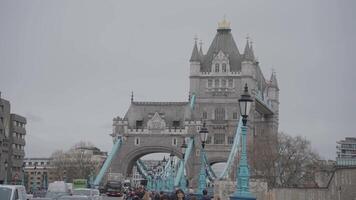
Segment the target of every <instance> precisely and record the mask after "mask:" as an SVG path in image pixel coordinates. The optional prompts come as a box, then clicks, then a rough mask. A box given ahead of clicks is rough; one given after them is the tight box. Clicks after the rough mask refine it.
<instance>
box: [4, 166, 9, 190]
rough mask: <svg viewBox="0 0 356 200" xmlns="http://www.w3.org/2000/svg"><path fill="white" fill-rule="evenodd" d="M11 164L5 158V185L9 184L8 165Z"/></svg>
mask: <svg viewBox="0 0 356 200" xmlns="http://www.w3.org/2000/svg"><path fill="white" fill-rule="evenodd" d="M8 166H9V163H7V160H5V180H4V182H5V185H6V184H7V167H8Z"/></svg>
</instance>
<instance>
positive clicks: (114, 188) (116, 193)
mask: <svg viewBox="0 0 356 200" xmlns="http://www.w3.org/2000/svg"><path fill="white" fill-rule="evenodd" d="M105 191H106V192H105V193H106V195H107V196H111V197H122V196H123V187H122V183H121V181H108V182H107V183H106V186H105Z"/></svg>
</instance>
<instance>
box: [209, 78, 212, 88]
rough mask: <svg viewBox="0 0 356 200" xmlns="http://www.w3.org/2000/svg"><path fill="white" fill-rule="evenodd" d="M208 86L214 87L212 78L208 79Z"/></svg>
mask: <svg viewBox="0 0 356 200" xmlns="http://www.w3.org/2000/svg"><path fill="white" fill-rule="evenodd" d="M208 87H209V88H211V87H213V80H211V79H209V80H208Z"/></svg>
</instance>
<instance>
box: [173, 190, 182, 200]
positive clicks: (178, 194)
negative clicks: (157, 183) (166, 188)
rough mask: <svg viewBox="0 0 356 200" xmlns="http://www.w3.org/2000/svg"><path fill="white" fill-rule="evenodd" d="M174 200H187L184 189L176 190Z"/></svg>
mask: <svg viewBox="0 0 356 200" xmlns="http://www.w3.org/2000/svg"><path fill="white" fill-rule="evenodd" d="M174 200H185V194H184V192H183V190H182V189H178V190H176V193H175V196H174Z"/></svg>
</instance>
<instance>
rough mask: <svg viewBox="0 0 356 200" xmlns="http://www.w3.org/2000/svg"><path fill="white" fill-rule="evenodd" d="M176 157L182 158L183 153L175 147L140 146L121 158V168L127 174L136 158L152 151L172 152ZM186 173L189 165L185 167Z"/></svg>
mask: <svg viewBox="0 0 356 200" xmlns="http://www.w3.org/2000/svg"><path fill="white" fill-rule="evenodd" d="M172 152H173V154H174V155H175V156H176V157H178V158H179V159H181V158H182V156H183V154H182V153H181V152H180V151H179V149H177V148H172V147H167V146H142V147H138V148H136V149H135V150H134V151H131V152H129V153H128V154H127V155H125V157H124V158H123V159H122V163H121V164H122V168H121V169H123V172H124V173H125V175H126V176H127V175H129V174H131V172H132V169H133V167H134V165H135V163H136V161H137V160H138V159H140V158H141V157H143V156H145V155H148V154H152V153H172ZM186 170H187V173H189V167H187V168H186Z"/></svg>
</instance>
